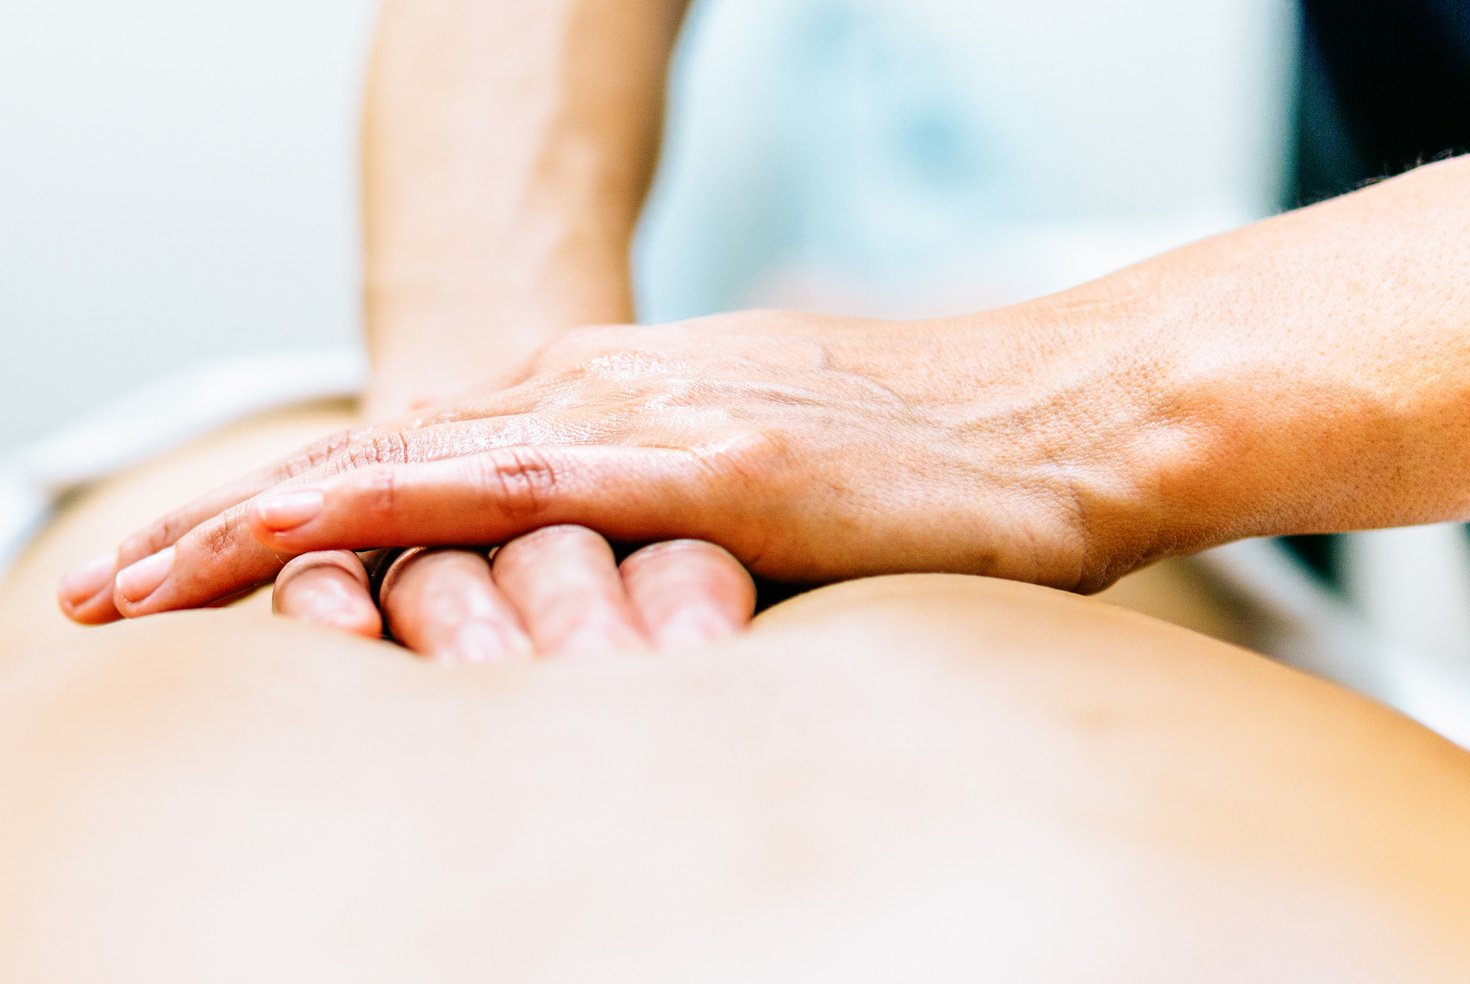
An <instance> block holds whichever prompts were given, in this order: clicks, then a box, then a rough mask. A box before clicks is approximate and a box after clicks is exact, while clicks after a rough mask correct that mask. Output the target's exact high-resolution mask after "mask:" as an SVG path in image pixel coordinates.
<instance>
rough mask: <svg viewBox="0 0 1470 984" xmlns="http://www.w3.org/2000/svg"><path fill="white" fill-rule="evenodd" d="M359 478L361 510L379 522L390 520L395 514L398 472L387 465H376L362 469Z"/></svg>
mask: <svg viewBox="0 0 1470 984" xmlns="http://www.w3.org/2000/svg"><path fill="white" fill-rule="evenodd" d="M361 480H362V483H363V488H362V492H363V495H362V509H363V512H364V513H365V514H366V515H367V516H369V517H371V518H372V519H373V520H376V521H378V522H379V523H381V522H385V521H391V520H392V519H393V518H394V517H395V516H396V514H397V507H398V493H399V477H398V472H397V471H396V470H395V469H393V468H391V467H389V466H387V465H377V466H373V467H369V468H366V469H364V470H363V472H362V479H361Z"/></svg>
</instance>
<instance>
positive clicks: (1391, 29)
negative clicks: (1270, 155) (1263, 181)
mask: <svg viewBox="0 0 1470 984" xmlns="http://www.w3.org/2000/svg"><path fill="white" fill-rule="evenodd" d="M1302 8H1303V26H1304V29H1305V30H1304V32H1303V51H1302V74H1301V89H1300V94H1299V95H1300V98H1299V100H1298V113H1297V124H1298V125H1297V147H1296V150H1297V180H1296V182H1295V184H1296V188H1295V199H1296V200H1295V201H1292V202H1290V203H1288V204H1292V205H1295V204H1299V203H1306V202H1312V201H1317V200H1318V199H1322V198H1328V197H1331V196H1332V195H1336V194H1341V193H1342V192H1344V191H1350V190H1351V189H1353V188H1355V187H1358V186H1360V185H1361V184H1363V183H1364V182H1366V181H1370V180H1372V179H1374V178H1381V177H1387V176H1389V175H1394V174H1398V173H1400V172H1402V171H1405V170H1407V169H1408V168H1410V167H1413V166H1414V165H1415V164H1417V163H1420V162H1423V161H1429V160H1434V159H1435V158H1437V157H1441V156H1444V155H1446V154H1448V153H1456V152H1465V151H1470V0H1302Z"/></svg>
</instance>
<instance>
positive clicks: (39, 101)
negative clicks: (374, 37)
mask: <svg viewBox="0 0 1470 984" xmlns="http://www.w3.org/2000/svg"><path fill="white" fill-rule="evenodd" d="M374 9H375V7H374V4H373V2H372V0H251V2H250V3H239V2H234V3H222V2H219V0H128V2H127V3H119V2H117V0H44V2H40V0H0V451H3V450H4V449H5V448H6V447H9V446H13V445H14V444H16V443H18V442H19V441H22V440H24V439H25V438H27V437H31V436H34V435H36V434H38V433H40V432H42V431H44V430H45V429H48V428H49V427H51V426H54V425H55V423H56V422H57V421H59V420H63V419H65V418H67V417H69V416H72V415H74V414H76V413H77V412H79V411H81V410H85V409H87V408H89V407H91V406H93V405H96V404H97V403H100V402H101V401H103V400H105V399H106V398H108V397H110V396H114V395H116V394H118V393H121V392H125V391H127V390H129V389H131V388H132V387H135V386H137V385H138V384H139V383H140V382H142V381H144V380H146V379H148V378H150V377H153V376H156V375H158V374H160V373H162V372H165V371H167V370H169V369H172V368H176V367H179V366H181V365H184V364H187V363H190V362H195V361H198V360H200V359H202V358H206V357H209V356H213V355H218V354H221V353H228V352H236V351H243V350H262V349H278V348H283V347H292V346H303V347H309V346H318V345H331V344H337V343H342V342H346V341H349V340H351V339H352V338H353V337H354V336H355V334H356V330H357V329H356V325H357V287H356V281H357V258H356V257H357V249H356V219H355V208H356V205H355V195H356V191H355V176H356V162H355V143H356V119H357V103H358V100H359V95H358V94H359V90H360V76H361V74H362V62H363V54H364V52H365V50H366V45H367V40H368V37H369V33H370V20H371V17H372V14H373V11H374Z"/></svg>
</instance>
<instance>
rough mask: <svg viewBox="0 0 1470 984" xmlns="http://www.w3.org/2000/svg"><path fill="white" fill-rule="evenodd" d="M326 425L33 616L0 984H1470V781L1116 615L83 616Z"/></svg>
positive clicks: (19, 687)
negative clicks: (441, 650) (107, 574)
mask: <svg viewBox="0 0 1470 984" xmlns="http://www.w3.org/2000/svg"><path fill="white" fill-rule="evenodd" d="M327 423H328V422H327V421H325V420H324V419H323V418H322V417H321V416H319V415H310V416H301V415H287V416H283V417H278V418H274V419H273V420H268V421H263V422H259V423H254V424H250V425H246V426H244V427H242V428H237V429H236V430H235V431H232V432H231V433H229V434H226V435H221V436H220V437H218V438H215V439H212V440H210V441H206V442H203V443H202V444H201V445H200V446H198V447H196V448H194V449H192V450H190V451H187V452H184V453H182V454H180V455H176V456H174V457H173V458H171V459H169V460H167V461H163V462H159V463H156V464H153V465H150V466H148V467H146V468H144V469H142V470H140V471H139V472H137V473H135V474H130V475H127V476H123V477H121V478H119V479H117V480H115V481H114V482H112V483H110V484H109V485H107V486H105V487H103V488H100V489H98V490H95V491H93V492H90V493H88V494H87V495H86V496H84V497H83V498H82V499H80V500H79V501H77V502H75V503H73V504H72V505H71V507H70V508H69V509H68V510H67V511H66V512H65V513H64V514H63V515H62V516H61V517H59V519H58V520H57V521H56V522H55V523H54V524H53V525H52V526H51V527H50V528H49V529H48V530H47V531H45V532H44V533H43V535H42V537H41V539H40V541H39V542H38V543H37V545H36V546H35V547H34V548H33V549H32V551H31V552H30V553H29V554H28V555H27V556H26V557H25V558H23V560H22V561H21V566H20V567H19V568H18V570H17V571H16V572H15V575H14V576H13V577H12V578H11V579H9V580H8V581H7V582H6V583H5V584H3V585H0V618H3V620H4V622H5V624H6V627H7V631H6V633H5V636H4V638H3V640H0V830H4V832H5V836H4V837H0V978H3V979H5V980H17V981H68V980H75V981H87V982H89V984H114V982H117V984H122V982H130V981H148V982H149V984H172V982H175V981H178V982H181V984H182V982H194V981H199V980H210V981H232V980H241V981H244V980H272V981H302V982H307V981H309V982H312V984H316V982H319V981H322V980H336V979H342V980H353V981H364V982H374V981H384V982H386V981H401V980H408V979H412V980H436V981H448V982H453V981H469V980H486V979H505V980H516V981H527V982H534V981H541V980H547V981H549V980H563V981H564V980H609V979H636V980H641V981H643V980H646V981H659V980H670V981H672V980H680V981H687V980H719V979H721V975H722V974H723V975H726V976H727V977H728V978H729V979H738V980H815V979H831V978H840V979H843V980H863V979H882V980H896V979H923V980H936V979H937V980H943V979H947V977H946V975H949V977H954V976H958V977H960V978H963V979H967V980H975V979H1027V980H1037V981H1048V980H1054V981H1076V980H1082V979H1085V980H1089V981H1093V980H1097V981H1109V980H1116V981H1128V982H1130V984H1131V982H1149V981H1161V982H1162V981H1178V980H1191V981H1202V982H1207V981H1216V980H1218V981H1241V980H1276V979H1291V980H1332V981H1342V982H1358V981H1383V982H1389V981H1392V982H1399V981H1404V980H1413V981H1425V982H1435V981H1447V982H1448V981H1461V980H1464V979H1465V978H1466V976H1467V975H1470V948H1467V943H1466V939H1465V936H1464V933H1463V927H1464V924H1465V918H1466V914H1467V913H1470V838H1467V837H1466V835H1465V830H1466V829H1467V828H1470V756H1467V754H1466V753H1465V752H1463V751H1460V750H1458V749H1456V748H1454V747H1453V746H1451V745H1449V744H1448V743H1446V742H1444V741H1442V740H1441V739H1439V738H1437V737H1435V736H1433V735H1431V734H1430V733H1428V732H1427V731H1425V730H1424V729H1422V728H1420V727H1418V726H1417V725H1414V724H1413V723H1411V722H1409V721H1407V720H1405V719H1404V718H1402V717H1400V716H1398V715H1396V714H1394V713H1392V712H1390V711H1387V710H1385V709H1383V708H1381V707H1378V706H1376V705H1374V704H1372V703H1370V702H1368V701H1365V700H1363V699H1361V698H1358V697H1355V696H1352V695H1350V694H1347V693H1345V692H1343V691H1341V690H1339V689H1337V688H1335V687H1333V686H1331V685H1329V684H1326V683H1323V682H1321V681H1317V680H1313V679H1311V678H1308V677H1306V676H1303V675H1301V674H1299V673H1296V672H1294V671H1291V670H1288V669H1285V668H1283V667H1280V666H1277V665H1275V664H1272V663H1270V662H1269V661H1267V660H1264V659H1262V658H1260V657H1257V656H1254V655H1251V654H1249V653H1247V652H1245V651H1243V650H1239V649H1235V648H1233V647H1230V646H1226V645H1223V644H1220V643H1215V642H1212V641H1209V640H1206V639H1204V638H1202V637H1200V636H1197V635H1194V634H1192V633H1189V632H1186V631H1184V630H1182V629H1177V628H1174V627H1171V626H1166V625H1163V624H1162V623H1159V622H1157V621H1155V620H1152V619H1149V618H1146V617H1143V616H1140V615H1137V614H1134V613H1131V612H1126V611H1123V610H1121V609H1118V608H1115V607H1113V606H1110V605H1107V604H1104V603H1102V602H1099V601H1096V600H1092V599H1084V598H1078V597H1075V596H1073V595H1069V594H1065V593H1062V592H1057V591H1052V590H1047V589H1042V588H1035V587H1029V586H1026V585H1020V584H1015V583H1008V582H999V581H990V580H985V579H980V578H966V577H954V576H937V575H931V576H917V577H896V578H880V579H871V580H866V581H859V582H853V583H850V584H846V585H840V586H837V587H835V588H828V589H823V590H821V591H818V592H814V593H811V594H808V595H805V596H803V597H801V598H799V599H796V600H794V601H791V602H787V603H784V604H782V605H779V606H777V607H775V608H774V609H772V610H770V611H769V612H767V613H765V614H764V615H762V616H761V617H760V618H759V619H758V620H757V621H756V623H755V625H754V627H753V629H752V631H750V632H749V633H746V634H744V635H742V636H740V637H739V638H738V639H734V640H727V641H724V642H721V643H718V644H715V645H708V646H703V647H686V648H676V649H673V650H670V651H667V652H664V653H661V654H653V653H651V652H649V651H646V650H644V651H639V652H630V653H626V654H621V655H619V654H610V653H608V652H607V651H606V650H605V649H604V650H601V651H580V650H578V649H577V648H576V647H575V646H573V647H569V648H567V649H564V650H563V651H562V653H561V655H559V656H547V657H545V658H541V659H536V660H530V661H522V662H514V661H513V662H506V663H500V664H494V665H457V666H454V667H446V666H444V665H442V664H435V663H431V662H429V661H425V660H415V659H413V658H411V657H409V656H408V655H406V654H404V653H403V651H402V650H398V649H395V648H393V647H391V646H387V645H385V644H383V643H380V642H371V641H367V640H361V639H357V638H354V637H351V636H349V635H346V634H343V633H336V632H328V631H325V630H323V629H320V628H314V627H310V626H306V625H302V624H300V623H296V622H292V621H289V620H285V619H278V618H271V617H270V616H269V614H268V611H267V605H266V604H265V602H266V601H267V596H266V593H264V592H262V593H260V594H258V595H256V596H255V597H254V598H252V599H250V600H247V601H245V602H242V603H240V604H237V605H235V606H232V607H230V608H227V609H223V610H212V611H202V612H187V613H175V614H171V615H167V616H164V617H160V618H153V619H144V620H138V621H128V622H120V623H117V624H113V625H109V626H104V627H101V628H94V629H83V628H82V627H80V626H76V625H72V624H69V623H67V622H66V621H65V620H64V619H62V617H61V615H60V614H59V613H58V612H56V611H55V610H54V609H53V608H51V607H50V606H49V605H48V604H46V600H45V598H44V587H38V585H44V584H46V583H49V582H50V581H51V580H52V578H53V577H54V573H55V572H57V571H59V570H61V569H63V568H64V567H65V566H66V565H67V564H69V563H71V562H73V561H74V560H75V559H76V558H77V557H78V556H82V555H83V552H84V551H85V550H87V549H88V547H89V544H90V543H91V542H93V541H94V540H95V539H96V538H97V537H98V536H102V535H112V536H117V535H119V533H120V531H122V530H124V529H127V528H128V527H129V526H130V525H133V524H136V523H138V522H139V521H140V517H141V516H144V515H146V514H147V512H146V511H147V509H148V508H149V507H150V503H151V502H153V501H155V500H156V497H157V496H158V495H159V494H160V491H162V490H175V491H177V490H181V489H183V490H187V489H189V488H199V489H202V488H207V487H208V486H209V484H210V483H211V482H213V481H216V480H217V479H218V477H219V476H220V475H223V474H228V472H229V469H231V468H233V467H237V466H238V462H239V461H240V460H241V459H242V458H244V459H248V458H268V457H269V456H270V454H272V453H274V451H273V450H272V449H273V448H278V447H280V446H283V445H284V446H289V445H290V443H292V442H296V441H299V440H301V439H302V435H304V434H310V433H314V432H317V431H318V430H319V429H320V428H322V427H323V426H327ZM79 941H85V945H82V944H81V943H80V942H79Z"/></svg>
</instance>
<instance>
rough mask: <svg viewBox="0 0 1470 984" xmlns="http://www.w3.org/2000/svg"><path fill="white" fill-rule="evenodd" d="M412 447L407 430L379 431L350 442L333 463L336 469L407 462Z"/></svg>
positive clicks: (347, 469) (342, 469)
mask: <svg viewBox="0 0 1470 984" xmlns="http://www.w3.org/2000/svg"><path fill="white" fill-rule="evenodd" d="M411 447H412V442H411V441H410V439H409V435H408V433H407V432H406V431H377V432H373V433H369V434H365V435H361V436H359V437H358V438H356V439H355V440H353V441H352V442H350V443H349V444H348V445H347V447H345V448H343V449H342V450H341V451H339V452H338V453H337V454H336V455H335V456H334V459H333V462H332V463H333V465H334V466H335V468H334V470H336V471H351V470H352V469H355V468H368V467H371V466H373V465H402V464H407V463H408V461H409V455H410V449H411Z"/></svg>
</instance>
